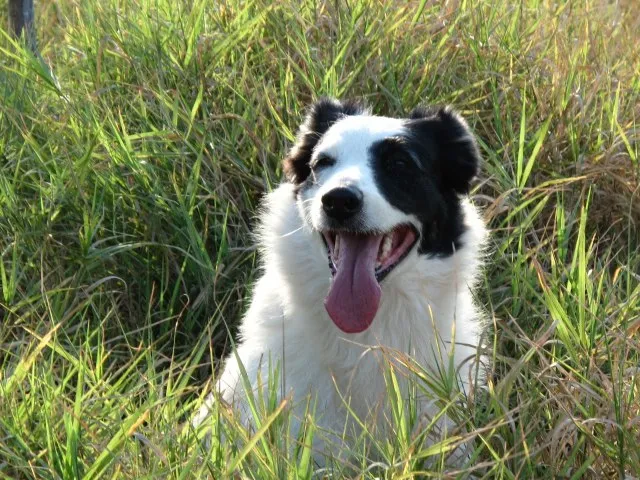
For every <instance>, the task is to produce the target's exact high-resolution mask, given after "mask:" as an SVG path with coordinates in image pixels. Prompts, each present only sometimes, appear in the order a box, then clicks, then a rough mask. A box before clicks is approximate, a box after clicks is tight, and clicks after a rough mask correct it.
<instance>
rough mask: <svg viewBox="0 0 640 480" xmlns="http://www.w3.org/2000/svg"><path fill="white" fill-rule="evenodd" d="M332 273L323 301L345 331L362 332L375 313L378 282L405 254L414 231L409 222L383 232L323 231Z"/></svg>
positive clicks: (414, 241) (416, 237) (378, 301)
mask: <svg viewBox="0 0 640 480" xmlns="http://www.w3.org/2000/svg"><path fill="white" fill-rule="evenodd" d="M322 236H323V238H324V241H325V244H326V246H327V251H328V255H329V268H330V270H331V274H332V277H333V278H332V281H331V286H330V288H329V293H328V294H327V297H326V298H325V301H324V305H325V308H326V309H327V312H328V313H329V316H330V317H331V319H332V320H333V322H334V323H335V324H336V325H337V326H338V328H340V329H341V330H342V331H344V332H346V333H359V332H363V331H364V330H366V329H367V328H369V325H371V322H373V318H374V317H375V314H376V312H377V311H378V305H379V303H380V296H381V294H382V291H381V289H380V282H381V281H382V280H383V279H384V278H385V277H386V276H387V275H388V274H389V273H390V272H391V271H392V270H393V269H394V268H395V267H396V266H398V264H400V262H402V260H403V259H404V258H405V257H406V256H407V255H408V254H409V252H410V251H411V249H412V247H413V246H414V245H415V243H416V241H417V239H418V234H417V232H416V230H415V229H414V228H413V227H412V226H409V225H399V226H397V227H395V228H394V229H393V230H391V231H389V232H387V233H382V234H380V233H350V232H342V231H338V232H334V231H327V232H323V233H322Z"/></svg>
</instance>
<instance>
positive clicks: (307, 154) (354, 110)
mask: <svg viewBox="0 0 640 480" xmlns="http://www.w3.org/2000/svg"><path fill="white" fill-rule="evenodd" d="M364 112H365V108H364V107H362V106H361V105H359V104H358V103H356V102H351V101H343V102H340V101H338V100H335V99H333V98H320V99H319V100H318V101H316V102H315V103H314V104H313V105H311V106H310V107H309V109H308V110H307V115H306V117H305V120H304V122H303V123H302V125H301V126H300V128H299V130H298V135H297V138H296V143H295V145H294V146H293V148H292V149H291V150H290V151H289V154H288V155H287V157H286V158H285V159H284V162H283V169H284V174H285V177H286V179H287V180H288V181H290V182H292V183H295V184H301V183H302V182H304V181H305V180H306V179H307V177H308V176H309V174H310V173H311V169H310V168H309V161H310V160H311V154H312V153H313V149H314V148H315V146H316V145H317V144H318V141H319V140H320V137H322V135H324V134H325V133H326V131H327V130H329V127H330V126H331V125H333V124H334V123H335V122H337V121H338V120H340V119H341V118H342V117H344V116H347V115H360V114H362V113H364Z"/></svg>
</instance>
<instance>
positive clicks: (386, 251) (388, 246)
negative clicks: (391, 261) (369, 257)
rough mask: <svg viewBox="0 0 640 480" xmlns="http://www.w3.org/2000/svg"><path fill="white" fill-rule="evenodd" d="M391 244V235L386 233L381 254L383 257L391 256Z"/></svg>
mask: <svg viewBox="0 0 640 480" xmlns="http://www.w3.org/2000/svg"><path fill="white" fill-rule="evenodd" d="M391 246H392V240H391V235H385V236H384V239H383V240H382V255H381V258H382V259H385V258H387V257H388V256H389V253H391Z"/></svg>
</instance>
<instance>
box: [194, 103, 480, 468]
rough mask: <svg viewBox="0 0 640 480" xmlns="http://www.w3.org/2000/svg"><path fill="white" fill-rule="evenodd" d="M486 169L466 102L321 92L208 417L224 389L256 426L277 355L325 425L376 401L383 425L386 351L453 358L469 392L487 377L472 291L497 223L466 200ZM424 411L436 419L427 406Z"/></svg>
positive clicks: (268, 212) (262, 239)
mask: <svg viewBox="0 0 640 480" xmlns="http://www.w3.org/2000/svg"><path fill="white" fill-rule="evenodd" d="M479 164H480V154H479V150H478V147H477V143H476V141H475V139H474V137H473V135H472V134H471V132H470V130H469V127H468V126H467V124H466V123H465V121H464V120H463V119H462V118H461V116H460V115H458V114H457V113H456V112H455V111H453V110H452V109H451V108H448V107H447V108H441V109H427V108H417V109H415V110H413V111H412V112H411V113H410V115H409V116H408V117H407V118H389V117H384V116H375V115H372V114H371V112H370V111H369V110H368V109H367V108H365V107H363V106H362V105H361V104H359V103H357V102H349V101H338V100H335V99H331V98H322V99H320V100H318V101H317V102H315V103H314V104H313V105H312V106H311V107H310V108H309V109H308V111H307V114H306V118H305V120H304V123H303V124H302V125H301V127H300V128H299V131H298V135H297V138H296V142H295V144H294V146H293V147H292V149H291V150H290V152H289V154H288V155H287V156H286V158H285V159H284V163H283V170H284V174H285V177H286V181H285V182H284V183H282V184H281V185H280V186H279V187H278V188H276V189H275V190H274V191H273V192H272V193H270V194H268V195H267V196H266V199H265V201H264V205H263V210H262V212H261V214H260V227H259V231H258V242H259V246H260V252H261V260H262V276H261V277H260V278H259V280H258V281H257V283H256V285H255V288H254V290H253V299H252V301H251V305H250V307H249V309H248V311H247V312H246V315H245V316H244V318H243V320H242V322H241V324H240V330H239V333H240V340H239V341H238V343H237V345H236V348H235V352H234V353H233V354H232V355H231V356H230V357H229V358H228V359H227V361H226V365H225V367H224V370H223V373H222V375H221V376H220V378H219V380H218V382H217V389H216V390H217V392H216V393H215V394H212V395H211V396H210V397H209V398H208V399H207V400H206V402H205V404H204V405H203V406H202V408H201V409H200V411H199V412H198V414H197V415H196V417H195V419H194V421H193V425H194V426H199V425H201V424H203V423H204V424H206V422H205V419H206V418H207V417H208V415H209V410H210V408H211V405H212V402H214V401H216V399H220V400H222V401H224V402H226V403H227V404H229V405H232V406H233V407H234V408H235V409H236V410H237V412H238V414H239V415H240V418H241V419H242V421H243V422H244V423H245V424H247V425H251V424H252V418H253V417H252V414H251V412H250V409H249V407H248V402H247V392H245V391H244V385H247V380H248V382H249V383H250V384H251V388H252V389H253V390H254V392H253V393H255V392H256V391H257V390H258V389H259V388H263V389H265V390H266V388H267V387H266V385H268V383H269V382H268V378H269V376H270V375H272V374H273V372H270V370H273V369H274V368H275V366H276V365H278V366H279V367H280V368H279V372H280V377H281V378H280V382H281V384H282V388H281V394H282V395H284V396H288V398H290V399H291V403H292V405H293V406H292V409H293V413H294V418H295V419H296V420H294V421H293V428H294V429H295V428H300V424H301V422H302V419H303V417H304V414H305V408H307V405H308V402H307V401H305V399H308V398H309V396H310V397H311V399H312V402H313V404H314V405H315V418H316V422H317V424H318V425H319V426H320V427H321V428H322V429H323V430H324V431H327V432H343V433H344V432H345V431H346V430H345V425H347V424H349V425H350V427H349V428H351V429H352V430H353V431H354V432H355V431H356V430H357V428H358V427H357V425H358V422H353V421H350V420H349V419H350V418H351V417H352V416H358V417H362V418H364V417H367V416H371V415H372V413H373V412H376V411H378V415H379V417H381V420H379V421H378V422H377V423H380V424H382V423H384V422H385V421H388V415H385V414H380V413H379V408H378V407H379V405H380V404H381V403H384V398H385V396H386V393H387V384H386V378H387V377H385V372H384V362H381V361H380V358H381V357H380V355H378V354H376V352H380V351H386V352H395V353H396V354H399V355H404V356H407V357H411V358H412V359H413V361H415V362H416V364H418V365H421V366H423V367H425V368H431V369H436V370H437V369H439V368H443V366H444V367H445V368H446V367H448V366H453V368H455V378H457V383H458V385H459V388H460V389H461V390H463V391H464V390H468V389H469V388H470V386H472V385H473V384H474V383H475V380H474V379H477V378H478V377H479V376H481V374H480V375H478V373H477V372H478V368H477V367H478V363H479V362H478V359H479V358H481V355H480V354H479V348H480V345H481V335H482V331H483V328H482V327H483V315H482V312H481V309H479V308H478V307H477V305H476V304H475V302H474V298H473V291H474V288H475V286H476V283H477V280H478V274H479V272H480V270H481V266H482V257H483V255H482V252H483V245H484V244H485V239H486V235H487V231H486V228H485V225H484V223H483V221H482V219H481V217H480V214H479V212H478V211H477V209H476V208H475V207H474V206H473V205H472V204H471V203H470V201H469V200H468V198H466V194H467V193H468V192H469V189H470V186H471V183H472V181H473V179H474V178H475V177H476V176H477V174H478V172H479ZM451 360H453V362H451ZM241 366H242V368H241ZM245 371H246V376H245V374H244V373H243V372H245ZM421 408H423V409H425V410H427V411H428V410H429V409H431V410H432V411H431V412H427V413H429V414H431V415H437V409H434V407H433V405H431V406H430V405H429V403H428V402H426V401H425V402H424V403H423V404H422V407H421ZM385 418H386V419H387V420H385ZM374 422H375V421H374ZM354 434H356V435H357V433H354ZM333 442H336V443H337V444H338V445H337V446H336V445H333V447H334V450H335V449H337V450H338V451H339V450H341V449H346V448H348V445H347V444H346V443H345V442H347V441H346V440H345V439H344V435H338V434H337V433H336V434H335V435H333V437H331V442H328V441H327V440H326V439H325V440H322V439H321V438H320V436H319V435H316V439H315V440H314V445H313V446H314V449H316V450H317V451H318V452H319V455H318V456H317V457H316V458H318V457H321V456H322V452H323V451H324V450H325V449H328V448H331V447H330V445H329V444H330V443H332V444H333ZM347 443H348V442H347ZM319 461H320V462H322V460H319Z"/></svg>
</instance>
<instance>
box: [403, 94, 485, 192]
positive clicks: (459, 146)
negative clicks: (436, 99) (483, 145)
mask: <svg viewBox="0 0 640 480" xmlns="http://www.w3.org/2000/svg"><path fill="white" fill-rule="evenodd" d="M409 118H410V120H412V122H411V129H412V130H414V131H417V132H419V134H418V135H419V136H424V138H428V139H429V140H430V142H431V143H432V144H433V145H434V146H435V152H434V153H435V155H436V157H437V158H436V159H435V160H436V164H437V167H438V170H439V171H440V173H441V176H442V180H443V181H444V183H445V184H446V185H447V186H449V187H451V188H453V190H455V191H456V192H458V193H461V194H465V193H468V192H469V189H470V187H471V181H472V180H473V178H474V177H475V176H476V175H478V173H479V170H480V151H479V150H478V145H477V143H476V140H475V138H474V137H473V134H472V133H471V130H470V129H469V126H468V125H467V122H465V121H464V119H463V118H462V117H461V116H460V115H459V114H458V113H456V112H455V111H454V110H453V109H452V108H450V107H444V108H440V109H437V110H432V109H425V108H416V109H415V110H413V111H412V112H411V114H410V115H409Z"/></svg>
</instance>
